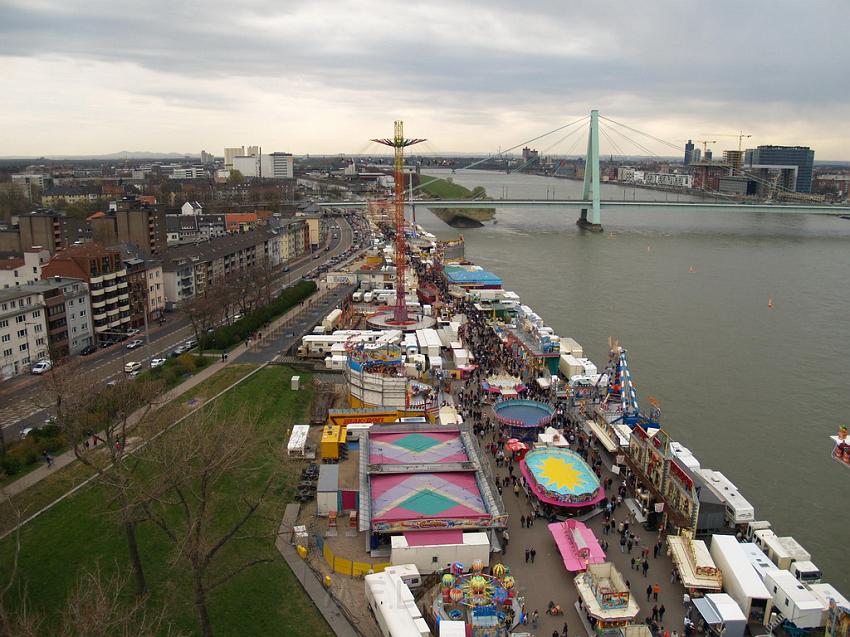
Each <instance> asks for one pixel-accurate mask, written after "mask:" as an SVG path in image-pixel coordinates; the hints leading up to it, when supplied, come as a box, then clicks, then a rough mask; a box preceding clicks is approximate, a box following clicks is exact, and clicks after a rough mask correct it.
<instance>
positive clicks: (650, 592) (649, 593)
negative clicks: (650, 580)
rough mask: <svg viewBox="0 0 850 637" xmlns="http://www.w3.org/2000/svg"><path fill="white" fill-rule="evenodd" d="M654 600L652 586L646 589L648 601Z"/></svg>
mask: <svg viewBox="0 0 850 637" xmlns="http://www.w3.org/2000/svg"><path fill="white" fill-rule="evenodd" d="M651 598H652V585H649V586H647V587H646V601H649V600H650V599H651Z"/></svg>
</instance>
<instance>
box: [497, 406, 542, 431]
mask: <svg viewBox="0 0 850 637" xmlns="http://www.w3.org/2000/svg"><path fill="white" fill-rule="evenodd" d="M493 411H494V412H495V414H496V419H497V420H499V421H500V422H504V423H508V424H510V425H512V426H514V427H542V426H543V425H545V424H548V423H549V421H551V420H552V415H553V414H554V413H555V410H554V409H552V407H550V406H549V405H547V404H546V403H541V402H539V401H536V400H504V401H502V402H500V403H496V404H495V405H494V406H493Z"/></svg>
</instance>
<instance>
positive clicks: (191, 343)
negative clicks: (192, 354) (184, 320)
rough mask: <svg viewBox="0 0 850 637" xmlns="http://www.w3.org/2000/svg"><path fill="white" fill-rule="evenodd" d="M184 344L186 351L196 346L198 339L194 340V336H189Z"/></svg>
mask: <svg viewBox="0 0 850 637" xmlns="http://www.w3.org/2000/svg"><path fill="white" fill-rule="evenodd" d="M184 346H185V347H186V351H187V352H188V351H189V350H190V349H192V348H194V347H197V346H198V341H196V340H195V339H194V338H190V339H189V340H188V341H186V342H185V343H184Z"/></svg>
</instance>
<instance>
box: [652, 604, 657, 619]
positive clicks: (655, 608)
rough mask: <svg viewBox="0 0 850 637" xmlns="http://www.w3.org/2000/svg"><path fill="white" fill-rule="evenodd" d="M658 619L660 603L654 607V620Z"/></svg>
mask: <svg viewBox="0 0 850 637" xmlns="http://www.w3.org/2000/svg"><path fill="white" fill-rule="evenodd" d="M656 619H658V604H655V605H654V606H653V607H652V621H655V620H656Z"/></svg>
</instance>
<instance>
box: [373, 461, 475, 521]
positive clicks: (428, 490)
mask: <svg viewBox="0 0 850 637" xmlns="http://www.w3.org/2000/svg"><path fill="white" fill-rule="evenodd" d="M371 483H372V521H373V522H397V521H402V520H424V519H429V518H471V517H476V518H477V517H489V516H490V513H489V512H488V511H487V507H486V506H485V504H484V500H483V499H482V497H481V492H480V491H479V489H478V483H477V481H476V479H475V474H474V473H416V474H412V475H411V474H394V475H380V476H372V477H371Z"/></svg>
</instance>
